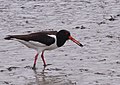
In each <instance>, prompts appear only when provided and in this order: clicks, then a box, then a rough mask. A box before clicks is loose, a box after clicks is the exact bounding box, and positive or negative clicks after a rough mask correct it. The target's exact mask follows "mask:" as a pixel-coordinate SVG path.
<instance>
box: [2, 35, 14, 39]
mask: <svg viewBox="0 0 120 85" xmlns="http://www.w3.org/2000/svg"><path fill="white" fill-rule="evenodd" d="M13 38H14V37H13V36H11V35H8V36H6V37H5V38H4V39H6V40H12V39H13Z"/></svg>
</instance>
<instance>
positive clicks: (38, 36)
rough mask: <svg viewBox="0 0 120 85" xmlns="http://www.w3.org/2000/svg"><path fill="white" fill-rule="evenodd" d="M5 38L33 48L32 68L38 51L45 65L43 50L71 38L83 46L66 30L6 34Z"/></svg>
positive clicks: (52, 47)
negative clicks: (35, 52) (34, 52)
mask: <svg viewBox="0 0 120 85" xmlns="http://www.w3.org/2000/svg"><path fill="white" fill-rule="evenodd" d="M5 39H6V40H16V41H19V42H21V43H22V44H24V45H26V46H27V47H29V48H32V49H35V50H36V51H37V54H36V56H35V59H34V65H33V68H34V69H35V66H36V61H37V59H38V55H39V53H41V52H42V53H41V58H42V61H43V63H44V66H47V64H46V62H45V59H44V55H43V54H44V51H45V50H53V49H55V48H58V47H61V46H63V45H64V44H65V42H66V41H67V40H72V41H73V42H74V43H76V44H77V45H79V46H81V47H83V45H82V44H81V43H80V42H79V41H77V40H75V39H74V38H73V37H72V36H71V35H70V32H69V31H67V30H60V31H58V32H57V31H42V32H37V33H31V34H27V35H8V36H7V37H5Z"/></svg>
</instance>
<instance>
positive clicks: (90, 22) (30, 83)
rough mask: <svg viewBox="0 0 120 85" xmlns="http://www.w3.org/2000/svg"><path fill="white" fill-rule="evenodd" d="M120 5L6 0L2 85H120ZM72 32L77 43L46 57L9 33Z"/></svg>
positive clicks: (108, 0) (0, 30)
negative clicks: (13, 39) (35, 61)
mask: <svg viewBox="0 0 120 85" xmlns="http://www.w3.org/2000/svg"><path fill="white" fill-rule="evenodd" d="M119 22H120V1H119V0H0V34H1V36H0V85H119V84H120V57H119V55H120V47H119V46H120V29H119V28H120V25H119ZM60 29H67V30H69V31H70V32H71V35H72V36H73V37H75V38H76V39H77V40H79V41H80V42H81V43H82V44H84V47H83V48H80V47H79V46H77V45H76V44H74V43H73V42H71V41H68V42H67V43H66V44H65V45H64V46H63V47H61V48H58V49H55V50H52V51H46V52H45V59H46V62H47V63H48V64H52V65H50V66H47V67H46V68H45V69H44V68H43V63H42V61H41V58H40V55H39V59H38V62H37V69H36V70H32V69H31V67H32V65H33V60H34V56H35V54H36V52H35V51H34V50H32V49H29V48H27V47H25V46H24V45H22V44H20V43H19V42H16V41H7V40H4V37H5V36H6V35H9V34H28V33H32V32H38V31H41V30H60Z"/></svg>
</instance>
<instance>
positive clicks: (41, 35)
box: [5, 31, 57, 46]
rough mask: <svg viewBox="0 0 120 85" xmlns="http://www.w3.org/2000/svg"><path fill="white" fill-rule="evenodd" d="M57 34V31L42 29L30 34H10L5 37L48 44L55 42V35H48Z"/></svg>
mask: <svg viewBox="0 0 120 85" xmlns="http://www.w3.org/2000/svg"><path fill="white" fill-rule="evenodd" d="M51 34H52V35H56V34H57V31H42V32H37V33H31V34H28V35H10V36H8V37H6V38H5V39H8V40H9V39H12V38H16V39H21V40H25V41H37V42H40V43H42V44H45V45H47V46H49V45H51V44H53V43H54V42H55V39H54V38H53V37H50V36H48V35H51Z"/></svg>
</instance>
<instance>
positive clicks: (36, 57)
mask: <svg viewBox="0 0 120 85" xmlns="http://www.w3.org/2000/svg"><path fill="white" fill-rule="evenodd" d="M38 55H39V54H38V53H37V54H36V56H35V60H34V65H33V69H35V66H36V62H37V59H38Z"/></svg>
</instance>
